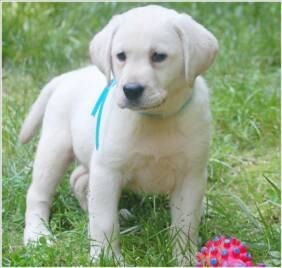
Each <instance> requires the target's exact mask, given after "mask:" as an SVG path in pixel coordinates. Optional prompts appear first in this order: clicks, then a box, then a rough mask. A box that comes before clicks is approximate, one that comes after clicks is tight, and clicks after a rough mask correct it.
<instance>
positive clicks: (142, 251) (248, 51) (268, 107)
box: [3, 3, 281, 267]
mask: <svg viewBox="0 0 282 268" xmlns="http://www.w3.org/2000/svg"><path fill="white" fill-rule="evenodd" d="M137 5H140V4H138V3H107V4H106V3H99V4H98V3H4V4H3V65H4V68H3V266H89V265H90V263H89V258H88V252H89V243H88V240H87V216H86V215H85V214H84V213H83V212H82V211H81V210H80V208H79V206H78V203H77V201H76V200H75V198H74V197H73V196H72V194H71V193H70V189H69V186H68V181H67V178H68V176H69V174H70V173H69V172H70V171H69V172H67V174H66V175H65V179H64V180H63V182H62V184H61V186H60V189H59V190H58V194H57V196H56V198H55V201H54V205H53V208H52V218H51V222H50V226H51V229H52V231H53V233H54V234H55V235H56V237H57V238H58V239H57V241H56V243H55V245H54V246H53V247H49V246H47V245H46V244H44V241H43V243H42V245H41V246H40V247H38V248H27V249H26V248H24V247H23V245H22V234H23V227H24V212H25V195H26V190H27V187H28V185H29V183H30V179H31V167H32V161H33V157H34V151H35V148H36V143H37V140H38V138H36V139H35V140H34V141H32V142H31V143H30V144H29V145H27V146H22V145H20V144H19V142H18V140H17V136H18V133H19V129H20V126H21V123H22V121H23V119H24V116H25V114H26V112H27V111H28V108H29V107H30V105H31V103H32V102H33V101H34V100H35V99H36V97H37V95H38V93H39V89H40V88H41V87H42V86H43V85H44V83H46V82H47V81H48V80H50V79H51V78H52V77H53V76H55V75H57V74H59V73H62V72H65V71H68V70H71V69H75V68H78V67H81V66H85V65H87V64H89V62H90V61H89V56H88V43H89V40H90V39H91V38H92V36H93V34H94V32H95V31H97V29H99V28H101V27H102V26H103V25H104V24H105V23H106V22H107V21H108V19H109V18H110V17H111V16H112V15H113V14H116V13H118V12H121V11H123V10H127V9H129V8H132V7H134V6H137ZM162 5H165V6H168V7H172V8H174V9H176V10H179V11H182V12H187V13H189V14H191V15H192V16H193V17H194V18H196V19H197V20H198V21H200V22H201V23H203V24H204V25H205V26H206V27H208V28H209V29H210V30H211V31H212V32H214V34H215V36H217V38H218V40H219V42H220V55H219V57H218V59H217V62H216V64H215V65H214V66H213V68H212V69H211V70H210V71H209V72H208V73H207V74H206V75H205V77H206V78H207V81H208V84H209V85H210V86H211V88H212V89H213V90H212V100H211V102H212V112H213V117H214V135H213V144H212V147H211V153H210V161H209V184H208V190H207V194H206V199H205V209H204V215H203V219H202V224H201V230H200V238H199V246H200V245H202V244H203V243H204V242H205V241H206V240H208V239H211V238H212V237H213V236H215V235H219V234H225V235H228V236H231V235H234V236H236V237H238V238H239V239H241V240H243V241H246V242H247V243H248V245H249V246H250V248H251V253H252V255H253V256H254V260H255V262H264V263H266V264H267V265H269V266H277V267H280V202H281V201H280V196H281V190H280V79H281V77H280V4H279V3H220V4H219V3H166V4H162ZM120 207H121V208H127V209H128V210H129V211H130V213H131V214H132V216H131V217H129V218H128V219H124V218H122V217H121V230H122V234H121V243H122V252H123V255H124V256H125V260H126V263H128V264H131V265H136V266H173V265H176V264H175V262H174V261H173V259H172V256H171V246H170V239H169V235H168V232H167V227H168V226H169V222H170V216H169V209H168V200H167V197H165V196H138V195H134V194H132V193H125V194H124V195H123V197H122V200H121V204H120ZM99 265H100V266H104V265H114V263H113V262H112V261H109V260H106V259H102V260H101V262H100V264H99Z"/></svg>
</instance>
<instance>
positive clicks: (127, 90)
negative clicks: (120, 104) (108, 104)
mask: <svg viewBox="0 0 282 268" xmlns="http://www.w3.org/2000/svg"><path fill="white" fill-rule="evenodd" d="M143 91H144V87H143V86H142V85H140V84H138V83H127V84H125V85H124V86H123V92H124V94H125V96H126V97H127V98H128V99H129V100H137V99H138V98H139V97H140V96H141V95H142V92H143Z"/></svg>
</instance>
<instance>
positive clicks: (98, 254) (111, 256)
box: [90, 244, 124, 266]
mask: <svg viewBox="0 0 282 268" xmlns="http://www.w3.org/2000/svg"><path fill="white" fill-rule="evenodd" d="M102 258H104V259H107V260H110V261H113V262H114V263H115V265H118V266H124V258H123V256H122V255H121V253H120V250H119V249H116V250H114V249H113V248H111V247H110V246H108V247H107V248H103V247H102V246H101V245H98V244H92V246H91V247H90V261H91V263H93V264H97V265H99V262H100V260H101V259H102Z"/></svg>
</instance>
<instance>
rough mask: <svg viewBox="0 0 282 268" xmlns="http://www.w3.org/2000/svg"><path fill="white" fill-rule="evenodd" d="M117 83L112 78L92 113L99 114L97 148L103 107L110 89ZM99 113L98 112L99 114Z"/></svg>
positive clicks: (97, 146) (97, 147) (97, 148)
mask: <svg viewBox="0 0 282 268" xmlns="http://www.w3.org/2000/svg"><path fill="white" fill-rule="evenodd" d="M115 85H116V81H115V80H111V82H110V84H109V85H107V86H106V87H105V88H104V89H103V91H102V93H101V95H100V97H99V98H98V100H97V102H96V104H95V106H94V108H93V110H92V112H91V115H93V116H94V117H95V116H96V115H97V120H96V138H95V144H96V150H97V151H98V150H99V145H100V139H99V137H100V125H101V117H102V112H103V107H104V104H105V101H106V99H107V96H108V94H109V91H110V89H111V88H112V87H113V86H115ZM97 113H98V114H97Z"/></svg>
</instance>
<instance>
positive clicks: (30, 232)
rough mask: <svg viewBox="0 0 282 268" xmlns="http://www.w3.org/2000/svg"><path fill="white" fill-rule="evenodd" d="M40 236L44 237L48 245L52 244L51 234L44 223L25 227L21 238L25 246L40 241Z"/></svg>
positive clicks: (36, 243)
mask: <svg viewBox="0 0 282 268" xmlns="http://www.w3.org/2000/svg"><path fill="white" fill-rule="evenodd" d="M42 238H43V239H45V241H46V243H47V244H48V245H52V244H53V238H52V234H51V232H50V231H49V230H48V229H47V228H46V227H45V226H44V225H42V226H37V227H31V226H27V227H25V229H24V238H23V242H24V245H25V246H28V245H38V244H39V243H40V242H41V240H42Z"/></svg>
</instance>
